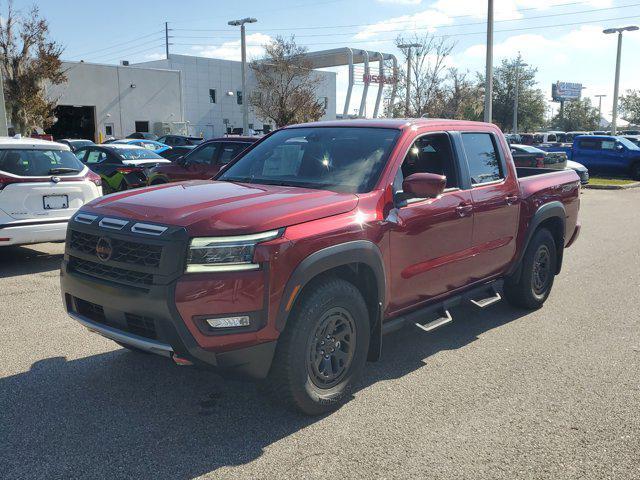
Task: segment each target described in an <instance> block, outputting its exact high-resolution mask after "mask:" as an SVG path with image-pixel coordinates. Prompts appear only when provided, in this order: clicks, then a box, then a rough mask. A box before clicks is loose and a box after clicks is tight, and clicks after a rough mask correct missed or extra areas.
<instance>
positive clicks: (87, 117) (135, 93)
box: [47, 62, 185, 141]
mask: <svg viewBox="0 0 640 480" xmlns="http://www.w3.org/2000/svg"><path fill="white" fill-rule="evenodd" d="M62 68H63V70H64V71H65V72H66V76H67V82H66V83H64V84H62V85H52V86H49V87H48V88H47V94H48V96H49V97H50V98H55V99H56V100H57V104H58V106H57V107H56V111H55V115H56V118H57V119H58V120H57V122H56V123H55V124H54V125H53V126H52V127H51V128H50V129H48V130H47V133H51V134H52V135H53V136H54V137H55V138H88V139H93V140H96V141H97V140H100V138H107V137H125V136H126V135H128V134H130V133H132V132H135V131H148V132H162V131H163V130H164V131H166V130H169V129H171V130H175V129H180V128H184V125H185V122H184V111H183V105H184V98H183V88H182V78H181V74H180V72H179V71H175V70H174V71H172V70H167V69H158V68H134V67H130V66H122V65H119V66H116V65H100V64H94V63H85V62H63V64H62Z"/></svg>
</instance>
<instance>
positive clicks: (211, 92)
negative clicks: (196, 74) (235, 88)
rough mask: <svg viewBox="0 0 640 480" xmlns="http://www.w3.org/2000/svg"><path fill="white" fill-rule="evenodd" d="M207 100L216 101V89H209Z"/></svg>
mask: <svg viewBox="0 0 640 480" xmlns="http://www.w3.org/2000/svg"><path fill="white" fill-rule="evenodd" d="M209 102H211V103H216V89H215V88H210V89H209Z"/></svg>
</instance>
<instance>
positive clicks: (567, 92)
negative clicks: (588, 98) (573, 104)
mask: <svg viewBox="0 0 640 480" xmlns="http://www.w3.org/2000/svg"><path fill="white" fill-rule="evenodd" d="M581 96H582V84H581V83H569V82H556V83H553V84H552V85H551V98H552V99H553V101H554V102H564V101H565V100H580V97H581Z"/></svg>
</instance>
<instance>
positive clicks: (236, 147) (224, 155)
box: [218, 143, 249, 165]
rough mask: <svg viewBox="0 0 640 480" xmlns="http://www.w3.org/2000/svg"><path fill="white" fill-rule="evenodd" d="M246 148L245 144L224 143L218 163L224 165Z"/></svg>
mask: <svg viewBox="0 0 640 480" xmlns="http://www.w3.org/2000/svg"><path fill="white" fill-rule="evenodd" d="M248 146H249V145H248V144H246V143H225V144H224V146H223V147H222V150H221V151H220V157H219V158H218V163H220V164H221V165H226V164H227V163H229V162H230V161H231V160H233V159H234V158H235V157H236V156H237V155H238V154H239V153H240V152H242V151H243V150H244V149H245V148H247V147H248Z"/></svg>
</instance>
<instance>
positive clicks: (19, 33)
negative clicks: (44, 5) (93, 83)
mask: <svg viewBox="0 0 640 480" xmlns="http://www.w3.org/2000/svg"><path fill="white" fill-rule="evenodd" d="M48 36H49V25H48V23H47V21H46V20H45V19H43V18H41V17H40V12H39V10H38V7H37V6H36V5H34V6H33V7H32V8H31V10H29V12H28V13H27V15H26V16H23V15H21V14H20V13H19V12H17V11H16V10H14V8H13V3H12V2H9V5H8V8H7V15H6V17H5V20H4V22H1V23H0V55H1V56H2V58H0V70H1V73H2V75H3V77H4V95H5V101H6V106H7V113H8V117H9V118H10V119H11V123H12V124H13V127H14V128H15V129H16V130H17V131H19V132H20V133H22V134H23V135H28V134H30V133H31V131H32V130H33V129H35V128H37V127H40V128H47V127H49V126H50V125H52V124H53V122H54V116H53V110H54V108H55V103H56V102H55V101H53V100H51V99H48V98H47V96H46V92H45V87H44V85H45V83H46V82H49V83H51V84H60V83H63V82H65V81H66V76H65V74H64V72H63V71H62V70H61V62H60V55H61V54H62V51H63V49H62V47H61V46H60V45H59V44H57V43H56V42H54V41H51V40H49V38H48Z"/></svg>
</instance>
